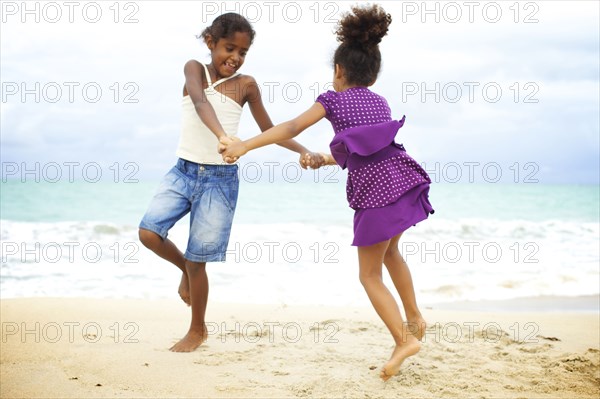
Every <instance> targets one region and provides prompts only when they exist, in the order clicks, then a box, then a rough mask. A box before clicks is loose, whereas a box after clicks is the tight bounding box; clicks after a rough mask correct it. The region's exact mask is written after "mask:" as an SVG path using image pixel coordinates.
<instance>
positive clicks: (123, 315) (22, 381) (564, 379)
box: [0, 298, 600, 398]
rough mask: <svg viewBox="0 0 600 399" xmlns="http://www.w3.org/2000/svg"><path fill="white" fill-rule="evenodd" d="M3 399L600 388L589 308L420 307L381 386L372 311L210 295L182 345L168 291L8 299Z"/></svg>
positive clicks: (383, 342) (498, 393) (0, 366)
mask: <svg viewBox="0 0 600 399" xmlns="http://www.w3.org/2000/svg"><path fill="white" fill-rule="evenodd" d="M0 303H1V313H0V317H1V322H2V345H1V351H0V378H1V384H0V396H1V397H2V398H33V397H36V398H41V397H43V398H83V397H86V398H96V397H118V398H130V397H135V398H159V397H160V398H165V397H174V398H183V397H186V398H188V397H201V398H206V397H210V398H214V397H216V398H241V397H244V398H247V397H256V398H274V397H277V398H288V397H325V398H333V397H336V398H337V397H351V398H354V397H357V398H399V397H409V398H438V397H451V398H598V397H599V395H600V366H599V364H600V351H599V349H600V348H599V345H600V335H599V334H600V328H599V327H600V326H599V315H598V314H597V313H573V312H570V313H548V312H537V313H522V312H517V313H515V312H512V313H509V312H495V313H485V312H474V311H462V312H459V311H452V310H436V309H425V311H424V316H425V317H426V319H427V320H428V322H429V324H430V327H429V328H428V330H427V334H426V336H425V338H424V344H423V347H422V350H421V352H420V353H418V354H417V355H416V356H414V357H411V358H409V359H408V360H407V361H406V362H405V363H404V365H403V367H402V370H401V374H400V375H398V376H396V377H394V378H392V379H391V380H390V381H388V382H387V383H384V382H382V381H381V380H380V379H379V378H378V374H379V369H380V367H381V366H382V365H383V363H384V362H385V361H386V360H387V358H388V356H389V355H390V353H391V350H392V348H393V342H392V340H391V337H390V335H389V334H388V332H387V330H386V329H385V327H384V326H383V323H382V322H381V321H380V320H379V318H378V317H377V315H376V314H375V312H374V311H373V309H371V308H354V309H353V308H338V307H317V306H314V307H309V306H304V307H300V306H298V307H296V306H276V305H247V304H245V305H237V304H215V303H209V309H208V313H207V320H208V321H210V323H209V330H210V332H211V334H210V336H209V339H208V341H207V342H206V343H205V344H204V345H202V346H201V347H200V348H199V349H198V350H196V351H195V352H192V353H188V354H181V353H172V352H169V351H168V348H169V347H170V346H171V345H172V344H173V343H175V342H176V341H177V340H178V339H179V338H181V337H182V336H183V334H184V333H185V331H186V330H187V326H188V322H189V309H188V308H187V307H186V306H185V305H183V303H181V302H180V301H175V300H112V299H72V298H68V299H67V298H61V299H55V298H34V299H3V300H1V301H0Z"/></svg>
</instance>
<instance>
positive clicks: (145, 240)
mask: <svg viewBox="0 0 600 399" xmlns="http://www.w3.org/2000/svg"><path fill="white" fill-rule="evenodd" d="M139 238H140V241H141V242H142V244H144V246H145V247H146V248H148V249H150V250H151V251H152V252H154V253H155V254H157V255H158V256H160V257H161V258H163V259H165V260H167V261H169V262H171V263H172V264H174V265H175V266H177V267H178V268H179V270H181V271H182V273H183V274H182V276H181V282H180V283H179V296H180V297H181V299H183V301H184V302H185V303H187V304H188V305H191V303H190V284H189V280H188V275H187V270H186V267H185V262H186V260H185V258H184V257H183V253H182V252H181V251H180V250H179V249H178V248H177V247H176V246H175V244H173V242H172V241H171V240H169V239H168V238H165V239H163V238H162V237H161V236H159V235H158V234H156V233H155V232H153V231H150V230H146V229H139Z"/></svg>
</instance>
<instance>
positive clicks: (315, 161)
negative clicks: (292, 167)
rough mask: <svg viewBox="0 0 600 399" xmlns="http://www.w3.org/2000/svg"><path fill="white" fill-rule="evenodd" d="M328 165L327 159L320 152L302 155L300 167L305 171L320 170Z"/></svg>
mask: <svg viewBox="0 0 600 399" xmlns="http://www.w3.org/2000/svg"><path fill="white" fill-rule="evenodd" d="M324 165H327V157H326V155H325V154H322V153H320V152H305V153H303V154H301V155H300V166H302V168H303V169H307V168H309V167H310V168H311V169H319V168H320V167H321V166H324Z"/></svg>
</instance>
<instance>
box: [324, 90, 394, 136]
mask: <svg viewBox="0 0 600 399" xmlns="http://www.w3.org/2000/svg"><path fill="white" fill-rule="evenodd" d="M317 101H318V102H319V103H321V105H323V108H325V113H326V115H325V117H326V118H327V119H328V120H329V121H330V122H331V124H332V125H333V130H334V132H335V133H336V134H337V133H339V132H342V131H344V130H346V129H349V128H352V127H356V126H363V125H375V124H377V123H382V122H389V121H391V120H392V112H391V110H390V107H389V105H388V103H387V101H386V100H385V98H383V97H381V96H380V95H378V94H375V93H373V92H372V91H371V90H369V89H368V88H366V87H352V88H350V89H347V90H345V91H342V92H336V91H331V90H330V91H328V92H325V93H323V94H321V95H320V96H319V97H317Z"/></svg>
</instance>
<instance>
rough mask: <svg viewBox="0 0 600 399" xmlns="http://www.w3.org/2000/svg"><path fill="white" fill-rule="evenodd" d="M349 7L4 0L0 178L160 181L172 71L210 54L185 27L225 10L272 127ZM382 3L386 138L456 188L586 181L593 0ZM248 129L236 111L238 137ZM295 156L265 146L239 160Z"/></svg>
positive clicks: (320, 137) (196, 26) (323, 82)
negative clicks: (91, 174)
mask: <svg viewBox="0 0 600 399" xmlns="http://www.w3.org/2000/svg"><path fill="white" fill-rule="evenodd" d="M354 3H355V2H314V1H308V2H305V1H299V2H286V1H270V2H260V1H259V2H226V3H225V2H222V1H218V2H202V1H180V2H177V1H131V2H119V3H116V2H115V1H107V2H104V1H97V2H85V1H76V2H72V3H68V2H62V1H58V2H35V1H31V2H26V3H25V8H24V7H23V3H22V2H21V1H3V2H2V5H1V7H2V9H1V11H2V24H1V32H0V33H1V34H0V38H1V39H0V40H1V64H0V66H1V80H2V102H1V113H2V115H1V129H2V131H1V143H0V144H1V156H2V163H3V177H5V174H6V173H5V172H6V168H7V167H9V166H7V165H12V166H10V168H12V167H13V166H14V165H19V167H21V166H22V165H24V166H26V167H30V168H31V167H33V166H32V165H34V164H35V163H36V162H39V163H40V165H44V164H47V163H49V162H56V163H58V164H60V165H64V163H65V162H66V163H69V162H79V163H80V164H85V163H90V162H96V163H98V164H100V165H103V168H104V167H108V166H107V165H112V164H114V162H119V165H121V167H122V165H124V164H126V163H127V162H134V163H135V164H136V165H137V166H138V168H139V169H138V170H137V171H136V174H137V176H139V177H141V178H152V179H154V178H158V177H160V176H161V175H163V174H164V173H165V172H166V171H167V170H168V169H169V168H170V167H171V166H172V165H173V164H174V162H175V159H176V158H175V149H176V146H177V142H178V138H179V131H180V119H181V113H180V112H181V97H182V87H183V83H184V76H183V65H184V64H185V62H186V61H187V60H189V59H197V60H198V61H200V62H206V63H208V62H210V58H209V51H208V49H207V48H206V46H205V45H204V44H203V43H202V42H201V41H200V40H198V39H197V38H196V35H197V34H199V33H200V32H201V31H202V30H203V29H204V27H206V26H207V25H209V24H210V23H211V22H212V20H213V19H214V18H215V17H216V16H218V15H219V14H221V13H223V12H228V11H238V12H240V13H242V14H243V15H245V16H246V17H247V18H249V19H250V20H251V22H252V23H253V26H254V28H255V30H256V32H257V36H256V38H255V42H254V45H253V46H252V48H251V49H250V51H249V53H248V56H247V58H246V63H245V64H244V66H243V67H242V70H241V72H242V73H246V74H249V75H252V76H254V77H255V78H256V80H257V81H258V82H259V84H260V85H261V87H262V89H263V100H264V102H265V105H266V107H267V110H268V112H269V114H270V115H271V118H272V119H273V121H274V122H275V123H278V122H283V121H285V120H287V119H289V118H291V117H294V116H295V115H297V114H298V113H300V112H302V111H304V110H305V109H307V108H308V107H310V106H311V104H312V103H313V102H314V100H315V98H316V96H317V95H318V94H319V93H320V92H323V91H324V90H326V89H327V88H328V86H327V85H328V82H330V81H331V78H332V66H331V57H332V54H333V52H334V50H335V48H336V41H335V36H334V35H333V33H332V32H333V30H334V28H335V21H336V20H337V18H338V16H339V14H340V12H343V11H346V10H348V9H349V7H350V5H351V4H354ZM379 3H380V4H382V5H383V7H384V8H385V9H386V11H388V12H389V13H390V14H391V15H392V18H393V22H392V25H391V27H390V32H389V35H388V36H387V37H385V38H384V40H383V42H382V45H381V51H382V55H383V66H382V70H381V73H380V76H379V79H378V81H377V82H376V84H375V85H374V86H373V87H372V90H374V91H375V92H377V93H379V94H382V95H384V96H385V97H386V98H387V99H388V102H389V103H390V106H391V107H392V110H393V114H394V117H396V118H398V119H399V118H401V117H402V115H406V124H405V126H404V128H403V129H402V130H401V134H400V135H399V137H398V141H399V142H403V143H404V144H405V146H406V148H407V149H408V151H409V153H410V154H412V155H413V156H414V157H415V158H416V159H417V160H419V161H420V162H423V163H425V164H426V165H427V169H434V170H435V165H436V164H437V165H438V171H439V173H446V174H447V176H446V177H447V178H448V179H452V178H453V176H454V175H455V173H456V170H457V167H456V166H457V165H458V166H459V167H460V169H458V171H459V172H460V173H462V174H463V177H462V181H463V182H465V181H466V180H465V179H466V174H467V173H469V172H472V173H474V174H475V175H476V176H475V177H476V178H477V177H479V178H481V174H482V173H483V172H484V169H485V170H486V173H488V176H487V178H489V179H493V178H494V173H495V172H496V171H497V170H500V172H501V173H503V179H504V178H509V182H510V180H513V179H517V180H519V181H523V180H524V179H526V178H527V177H528V176H529V178H534V179H537V180H538V181H539V182H540V183H571V182H574V183H596V184H597V183H598V180H599V175H598V174H599V156H600V154H599V147H600V144H599V131H600V128H599V123H600V122H599V118H600V117H599V109H600V104H599V101H600V100H599V98H600V89H599V84H600V83H599V74H600V69H599V58H600V55H599V46H600V44H599V22H598V21H599V20H600V12H599V9H600V5H599V4H600V3H598V2H597V1H533V2H525V1H523V2H518V3H517V2H515V1H506V2H505V1H497V2H486V1H475V2H462V1H458V2H433V1H432V2H427V3H426V6H425V7H424V6H423V2H421V1H417V2H410V1H408V2H406V1H405V2H396V1H394V2H391V1H390V2H387V1H383V2H379ZM115 21H116V22H115ZM126 22H128V23H126ZM258 132H259V131H258V127H257V125H256V123H255V122H254V121H253V119H252V117H251V114H250V112H249V110H248V109H247V108H246V109H245V111H244V116H243V118H242V123H241V126H240V136H242V137H250V136H251V135H254V134H256V133H258ZM332 135H333V133H332V129H331V127H330V125H329V123H328V122H327V121H322V122H320V123H319V124H318V125H317V126H315V127H313V128H311V129H310V130H308V131H306V132H305V133H303V134H302V135H300V136H299V138H298V140H299V141H300V142H302V143H303V144H305V145H307V146H308V147H310V148H311V149H314V150H320V151H326V150H327V149H328V144H329V142H330V141H331V138H332ZM295 159H296V156H294V155H293V154H291V153H288V152H287V151H286V150H283V149H280V148H279V147H275V146H273V147H272V148H264V149H261V150H258V151H256V152H254V153H253V154H249V155H248V156H247V158H246V162H249V161H252V162H269V161H278V162H282V163H283V162H289V161H293V160H295ZM490 166H492V168H491V169H489V167H490ZM486 168H488V169H486ZM516 171H518V172H519V173H518V177H517V173H516ZM492 172H493V173H492ZM490 173H491V175H490Z"/></svg>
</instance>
